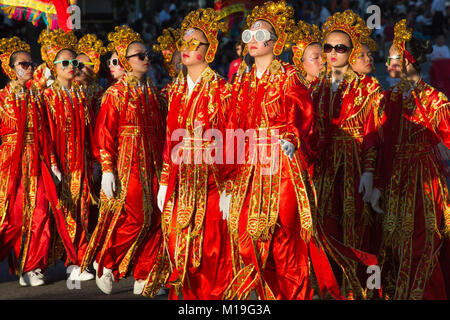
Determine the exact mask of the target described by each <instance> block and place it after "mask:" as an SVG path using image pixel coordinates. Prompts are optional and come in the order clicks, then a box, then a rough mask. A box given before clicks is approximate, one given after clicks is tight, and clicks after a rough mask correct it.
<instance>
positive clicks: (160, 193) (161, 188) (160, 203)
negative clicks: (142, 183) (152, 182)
mask: <svg viewBox="0 0 450 320" xmlns="http://www.w3.org/2000/svg"><path fill="white" fill-rule="evenodd" d="M166 193H167V186H159V190H158V197H157V198H158V199H157V201H158V208H159V210H160V211H161V212H162V211H163V209H164V200H166Z"/></svg>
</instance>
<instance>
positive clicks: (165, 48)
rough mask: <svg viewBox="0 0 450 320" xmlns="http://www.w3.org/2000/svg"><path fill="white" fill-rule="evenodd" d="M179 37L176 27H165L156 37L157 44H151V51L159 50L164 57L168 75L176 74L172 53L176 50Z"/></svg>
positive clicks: (179, 33)
mask: <svg viewBox="0 0 450 320" xmlns="http://www.w3.org/2000/svg"><path fill="white" fill-rule="evenodd" d="M180 37H181V32H180V30H178V29H176V30H175V29H173V28H167V29H164V30H163V31H162V35H160V36H159V37H158V39H157V41H158V44H155V45H153V51H155V52H161V53H162V55H163V57H164V67H165V68H166V70H167V71H168V72H169V75H170V77H172V78H173V77H174V76H176V73H177V71H176V69H175V68H174V66H173V65H172V58H173V54H174V53H175V52H176V51H177V45H176V44H177V41H178V39H180Z"/></svg>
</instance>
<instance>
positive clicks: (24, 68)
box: [13, 52, 34, 83]
mask: <svg viewBox="0 0 450 320" xmlns="http://www.w3.org/2000/svg"><path fill="white" fill-rule="evenodd" d="M13 69H14V71H15V73H16V76H17V80H19V81H20V82H23V83H25V82H27V81H28V80H30V79H31V78H32V77H33V71H34V67H33V61H32V60H31V56H30V54H28V53H26V52H18V53H16V55H15V61H14V65H13Z"/></svg>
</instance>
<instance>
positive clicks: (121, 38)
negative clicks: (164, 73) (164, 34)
mask: <svg viewBox="0 0 450 320" xmlns="http://www.w3.org/2000/svg"><path fill="white" fill-rule="evenodd" d="M108 40H109V41H110V43H109V44H108V51H111V52H113V51H116V52H117V56H118V59H119V61H120V64H121V65H122V66H123V68H124V69H125V70H126V71H132V70H133V68H132V67H131V65H130V63H129V62H128V60H127V58H126V55H127V49H128V47H129V46H130V44H132V43H133V42H140V43H144V41H143V40H142V38H141V36H140V35H139V33H137V32H135V31H134V30H133V29H131V28H130V27H128V26H125V25H123V26H121V27H119V26H116V27H115V28H114V32H110V33H108Z"/></svg>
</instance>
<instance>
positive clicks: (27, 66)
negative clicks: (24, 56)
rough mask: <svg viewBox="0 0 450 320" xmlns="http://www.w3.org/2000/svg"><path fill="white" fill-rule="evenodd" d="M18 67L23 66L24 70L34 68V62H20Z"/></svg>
mask: <svg viewBox="0 0 450 320" xmlns="http://www.w3.org/2000/svg"><path fill="white" fill-rule="evenodd" d="M16 66H21V67H22V68H23V69H24V70H27V69H28V68H29V67H31V68H34V66H35V65H34V62H29V61H20V62H18V63H17V64H16Z"/></svg>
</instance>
